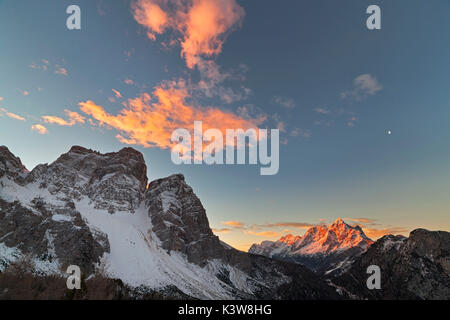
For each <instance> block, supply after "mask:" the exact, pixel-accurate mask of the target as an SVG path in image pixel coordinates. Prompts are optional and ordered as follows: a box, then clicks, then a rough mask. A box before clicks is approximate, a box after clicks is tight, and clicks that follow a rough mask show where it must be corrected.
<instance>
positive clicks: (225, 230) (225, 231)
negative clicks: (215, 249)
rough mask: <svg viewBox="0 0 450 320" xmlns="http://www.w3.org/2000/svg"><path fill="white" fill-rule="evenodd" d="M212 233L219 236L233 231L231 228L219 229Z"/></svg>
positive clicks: (213, 230)
mask: <svg viewBox="0 0 450 320" xmlns="http://www.w3.org/2000/svg"><path fill="white" fill-rule="evenodd" d="M211 230H212V232H214V233H215V234H219V233H230V232H231V231H232V229H230V228H219V229H214V228H212V229H211Z"/></svg>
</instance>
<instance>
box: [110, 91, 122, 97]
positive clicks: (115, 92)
mask: <svg viewBox="0 0 450 320" xmlns="http://www.w3.org/2000/svg"><path fill="white" fill-rule="evenodd" d="M112 92H113V93H114V95H115V96H116V98H119V99H120V98H122V94H121V93H120V92H119V91H117V90H116V89H112Z"/></svg>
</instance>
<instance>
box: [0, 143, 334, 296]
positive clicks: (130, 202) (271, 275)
mask: <svg viewBox="0 0 450 320" xmlns="http://www.w3.org/2000/svg"><path fill="white" fill-rule="evenodd" d="M147 182H148V181H147V167H146V164H145V162H144V158H143V156H142V154H141V153H139V152H138V151H136V150H134V149H132V148H124V149H122V150H120V151H119V152H114V153H107V154H101V153H99V152H96V151H93V150H89V149H85V148H83V147H77V146H75V147H72V148H71V149H70V150H69V152H67V153H65V154H63V155H61V156H60V157H59V158H58V159H57V160H56V161H55V162H53V163H51V164H43V165H38V166H37V167H36V168H34V169H33V170H32V171H31V172H29V171H28V170H27V169H26V168H25V167H24V166H23V165H22V163H21V161H20V159H19V158H18V157H16V156H14V155H13V154H12V153H11V152H10V151H9V150H8V148H6V147H0V272H2V271H3V270H5V269H6V268H7V267H8V266H9V265H11V264H12V263H14V262H17V261H20V260H21V259H24V258H27V259H29V260H31V263H32V264H33V270H34V272H35V273H36V274H37V275H49V274H52V275H57V276H62V277H65V276H67V275H66V274H65V273H64V271H65V270H66V268H67V266H68V265H78V266H79V267H80V268H81V270H82V272H83V274H84V275H85V276H87V277H89V276H90V275H93V274H96V273H101V274H103V275H104V276H106V277H109V278H114V279H121V280H122V281H123V282H124V283H125V284H126V285H127V286H129V287H130V288H135V289H136V290H144V291H145V290H153V291H157V292H162V293H164V292H166V291H167V290H170V291H171V292H174V290H175V291H177V292H180V293H181V294H183V295H187V296H190V297H195V298H200V299H240V298H245V299H255V298H263V299H286V298H290V299H320V298H324V299H332V298H337V297H338V295H337V294H336V290H335V289H334V288H332V287H331V286H329V285H328V284H327V283H326V282H325V281H324V280H322V279H321V278H320V277H318V276H317V275H316V274H314V273H313V272H311V271H310V270H308V269H307V268H305V267H303V266H298V265H294V264H291V263H286V262H281V261H277V260H273V259H269V258H266V257H262V256H258V255H252V254H248V253H244V252H240V251H238V250H235V249H233V248H231V247H230V246H228V245H226V244H224V243H222V242H221V241H220V240H219V238H218V237H217V236H215V235H214V234H213V233H212V231H211V229H210V227H209V222H208V218H207V216H206V212H205V209H204V208H203V206H202V204H201V201H200V199H199V198H198V197H197V196H196V195H195V193H194V191H193V190H192V188H191V187H190V186H189V185H188V184H187V183H186V181H185V178H184V177H183V176H182V175H173V176H170V177H167V178H164V179H159V180H156V181H153V182H151V183H150V184H148V183H147Z"/></svg>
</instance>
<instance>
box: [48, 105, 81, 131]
mask: <svg viewBox="0 0 450 320" xmlns="http://www.w3.org/2000/svg"><path fill="white" fill-rule="evenodd" d="M64 111H65V112H66V114H67V115H68V117H69V120H68V121H67V120H65V119H63V118H60V117H56V116H42V119H43V120H44V121H45V122H46V123H53V124H57V125H60V126H68V127H71V126H73V125H74V124H76V123H84V119H85V118H84V117H83V116H82V115H80V114H79V113H77V112H73V111H70V110H67V109H66V110H64Z"/></svg>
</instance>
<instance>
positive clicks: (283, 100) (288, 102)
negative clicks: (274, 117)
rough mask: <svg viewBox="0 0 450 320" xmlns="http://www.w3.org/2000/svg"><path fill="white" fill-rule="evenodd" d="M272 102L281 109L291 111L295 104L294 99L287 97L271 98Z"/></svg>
mask: <svg viewBox="0 0 450 320" xmlns="http://www.w3.org/2000/svg"><path fill="white" fill-rule="evenodd" d="M273 101H274V102H275V103H276V104H277V105H279V106H281V107H283V108H287V109H293V108H295V106H296V104H295V101H294V99H292V98H289V97H283V96H274V97H273Z"/></svg>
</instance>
